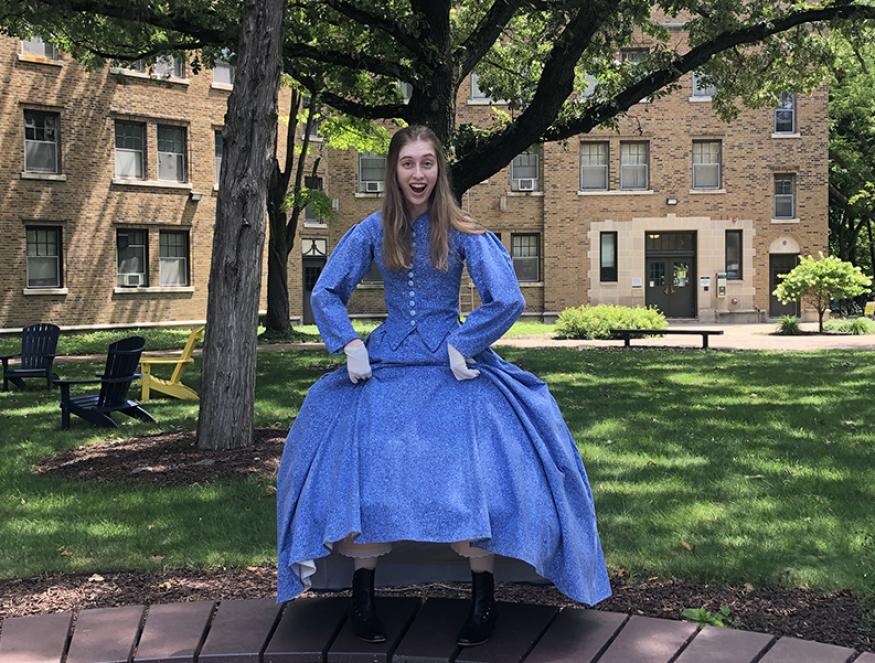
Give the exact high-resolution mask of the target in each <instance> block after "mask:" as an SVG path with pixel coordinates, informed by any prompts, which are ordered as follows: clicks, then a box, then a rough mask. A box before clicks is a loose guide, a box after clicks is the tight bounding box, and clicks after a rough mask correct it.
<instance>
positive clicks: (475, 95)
mask: <svg viewBox="0 0 875 663" xmlns="http://www.w3.org/2000/svg"><path fill="white" fill-rule="evenodd" d="M479 81H480V76H479V75H478V74H477V72H476V71H472V72H471V99H472V100H476V101H481V102H484V103H486V102H488V103H492V97H490V96H488V95H487V94H486V93H485V92H483V90H481V89H480V85H479Z"/></svg>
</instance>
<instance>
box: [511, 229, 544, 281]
mask: <svg viewBox="0 0 875 663" xmlns="http://www.w3.org/2000/svg"><path fill="white" fill-rule="evenodd" d="M531 237H534V238H535V244H534V246H535V250H536V253H535V255H528V252H527V254H526V255H516V253H517V251H518V250H519V249H521V248H525V249H527V251H528V249H530V248H531V245H530V244H528V243H526V245H525V247H523V246H519V245H518V244H517V243H516V242H515V241H514V240H518V239H521V238H526V239H528V238H531ZM510 257H511V261H512V262H513V268H514V272H516V275H517V280H518V281H519V282H520V283H538V282H539V281H540V280H541V233H511V235H510ZM532 261H534V264H535V278H534V279H531V278H526V279H521V278H520V272H521V271H525V269H526V268H527V267H528V268H530V267H531V264H532Z"/></svg>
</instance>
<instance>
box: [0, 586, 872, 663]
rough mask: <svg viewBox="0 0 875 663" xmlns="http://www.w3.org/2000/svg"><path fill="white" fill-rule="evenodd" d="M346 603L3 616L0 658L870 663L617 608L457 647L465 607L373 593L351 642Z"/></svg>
mask: <svg viewBox="0 0 875 663" xmlns="http://www.w3.org/2000/svg"><path fill="white" fill-rule="evenodd" d="M348 605H349V599H347V598H327V597H325V598H308V599H298V600H296V601H292V602H290V603H287V604H285V605H284V606H277V605H276V604H274V602H273V601H272V600H270V599H251V600H242V601H221V602H220V603H218V604H215V603H213V602H212V601H197V602H191V603H172V604H159V605H152V606H149V607H148V608H146V607H144V606H127V607H122V608H94V609H88V610H81V611H79V612H78V615H77V619H76V620H75V622H74V620H73V614H72V613H70V612H65V613H56V614H50V615H35V616H31V617H17V618H13V619H6V620H5V621H4V622H3V624H2V629H0V663H61V662H62V661H64V663H127V662H128V661H130V662H131V663H170V662H173V663H185V662H188V663H193V662H194V661H198V663H288V662H292V661H297V662H300V663H356V662H359V661H361V662H365V661H367V662H369V663H374V662H380V663H441V662H444V663H519V662H523V661H524V662H525V663H591V662H592V661H596V660H598V662H599V663H667V662H668V661H676V663H715V662H720V663H752V662H753V661H759V662H761V663H780V662H782V661H793V662H794V663H815V662H816V663H847V662H849V661H854V663H875V655H873V654H871V653H870V654H862V655H859V656H858V654H857V652H855V651H854V650H852V649H848V648H845V647H839V646H836V645H827V644H821V643H817V642H809V641H806V640H799V639H797V638H792V637H780V638H779V637H776V636H772V635H767V634H765V633H753V632H750V631H737V630H733V629H721V628H715V627H713V626H706V627H704V628H700V627H699V626H698V625H697V624H694V623H692V622H684V621H674V620H669V619H657V618H654V617H642V616H638V615H633V616H631V617H630V616H629V615H625V614H620V613H616V612H603V611H598V610H584V609H579V608H565V609H559V608H554V607H550V606H539V605H527V604H521V603H499V604H498V608H499V611H500V612H499V620H498V623H497V626H496V630H495V633H494V634H493V636H492V638H491V639H490V640H489V642H487V643H486V644H484V645H480V646H478V647H468V648H460V647H457V646H456V643H455V641H456V632H457V631H458V629H459V627H460V626H461V624H462V622H463V621H464V619H465V616H466V613H467V611H468V605H469V602H468V601H465V600H461V599H428V600H426V601H425V602H421V601H420V600H419V599H417V598H385V597H384V598H381V599H380V614H381V617H382V619H383V622H384V624H385V626H386V635H387V639H386V642H383V643H377V644H369V643H365V642H363V641H361V640H359V639H358V638H356V637H355V636H354V635H353V633H352V631H351V629H350V628H349V626H348V624H347V623H346V611H347V607H348Z"/></svg>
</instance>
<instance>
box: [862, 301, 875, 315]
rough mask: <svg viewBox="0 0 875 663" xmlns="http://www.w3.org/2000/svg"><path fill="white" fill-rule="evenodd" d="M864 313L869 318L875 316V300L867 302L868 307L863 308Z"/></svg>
mask: <svg viewBox="0 0 875 663" xmlns="http://www.w3.org/2000/svg"><path fill="white" fill-rule="evenodd" d="M863 315H865V316H866V317H867V318H875V302H866V308H864V309H863Z"/></svg>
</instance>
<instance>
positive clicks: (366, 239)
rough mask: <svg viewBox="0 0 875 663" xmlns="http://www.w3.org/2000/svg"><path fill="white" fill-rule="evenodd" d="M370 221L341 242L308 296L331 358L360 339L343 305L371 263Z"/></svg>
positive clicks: (356, 227)
mask: <svg viewBox="0 0 875 663" xmlns="http://www.w3.org/2000/svg"><path fill="white" fill-rule="evenodd" d="M369 221H370V219H366V220H365V221H363V222H362V223H359V224H356V225H354V226H353V227H352V228H350V229H349V230H348V231H347V232H346V234H345V235H344V236H343V237H341V238H340V241H339V242H338V243H337V246H336V247H334V250H333V251H332V252H331V256H330V257H329V258H328V262H327V264H326V265H325V267H324V268H323V269H322V273H321V274H320V275H319V279H318V280H317V281H316V285H315V287H314V288H313V292H312V294H311V295H310V304H311V306H312V308H313V317H314V318H315V319H316V326H317V327H318V328H319V333H320V334H321V335H322V340H323V341H324V342H325V347H326V348H328V351H329V352H330V353H331V354H335V353H337V352H340V351H341V350H342V349H343V346H345V345H346V344H347V343H349V342H350V341H352V340H353V339H356V338H358V337H359V335H358V334H357V333H356V331H355V330H354V329H353V328H352V324H350V321H349V314H348V312H347V310H346V305H347V303H348V302H349V297H350V295H351V294H352V291H353V290H354V289H355V287H356V286H357V285H358V283H359V281H361V280H362V277H363V276H364V275H365V274H366V273H367V271H368V269H370V266H371V261H372V260H373V259H374V243H373V239H372V235H371V233H370V232H369V228H368V222H369Z"/></svg>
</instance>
